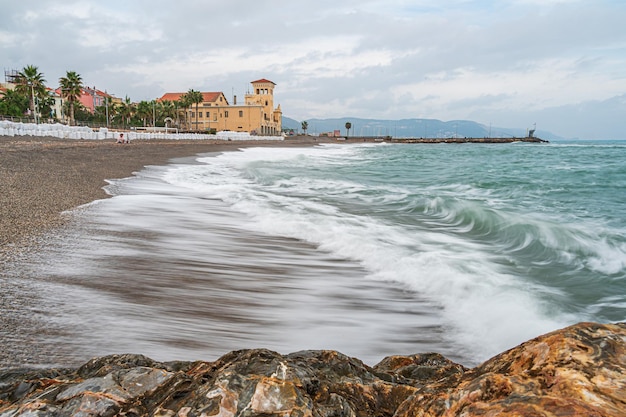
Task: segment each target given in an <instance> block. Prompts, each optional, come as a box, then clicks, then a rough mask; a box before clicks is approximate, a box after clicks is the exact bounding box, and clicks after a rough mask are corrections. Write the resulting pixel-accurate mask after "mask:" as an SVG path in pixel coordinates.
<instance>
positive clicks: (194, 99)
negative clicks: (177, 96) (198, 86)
mask: <svg viewBox="0 0 626 417" xmlns="http://www.w3.org/2000/svg"><path fill="white" fill-rule="evenodd" d="M187 97H188V99H189V104H190V105H191V104H195V105H196V129H195V130H198V105H199V104H200V103H202V102H203V101H204V96H203V95H202V93H201V92H200V91H196V90H194V89H193V88H192V89H190V90H189V91H188V92H187Z"/></svg>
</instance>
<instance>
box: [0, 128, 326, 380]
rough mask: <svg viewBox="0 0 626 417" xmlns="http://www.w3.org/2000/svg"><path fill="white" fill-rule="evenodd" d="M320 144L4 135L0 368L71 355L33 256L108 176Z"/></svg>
mask: <svg viewBox="0 0 626 417" xmlns="http://www.w3.org/2000/svg"><path fill="white" fill-rule="evenodd" d="M316 143H319V142H318V141H317V140H316V139H314V138H298V139H289V140H284V141H278V140H277V141H246V142H242V141H233V142H228V141H223V140H180V141H178V140H136V141H133V142H131V143H130V144H128V145H126V144H116V143H115V142H114V141H96V140H90V141H89V140H71V139H69V140H63V139H57V138H51V137H6V136H0V270H1V271H2V273H0V369H1V368H4V367H15V366H22V365H23V364H46V363H55V360H57V359H59V358H61V359H64V358H66V357H68V355H70V353H71V352H69V350H70V347H69V346H64V345H63V344H51V343H49V340H53V339H54V338H63V337H65V338H67V337H71V335H64V332H65V330H64V329H63V328H51V327H50V325H49V323H48V322H47V321H46V320H45V319H44V318H45V317H46V316H48V315H50V314H51V312H52V314H54V311H55V309H56V308H59V306H60V304H58V305H49V303H48V302H47V301H45V300H46V299H45V297H43V294H45V293H47V292H48V289H47V287H46V285H45V283H42V282H39V280H36V279H32V277H31V276H30V273H29V266H28V265H29V258H30V259H33V256H34V257H35V258H37V255H38V254H39V253H40V250H43V249H44V248H45V247H46V244H47V243H48V242H52V241H53V240H54V237H55V236H57V235H59V234H60V232H61V231H62V230H63V228H64V226H67V227H72V226H73V224H72V223H71V222H72V220H71V219H72V217H71V216H65V215H63V212H64V211H67V210H71V209H73V208H76V207H78V206H80V205H83V204H87V203H90V202H92V201H94V200H98V199H103V198H107V197H108V195H107V194H106V192H105V191H104V190H103V187H104V186H105V185H107V182H106V179H116V178H126V177H129V176H131V175H132V174H133V173H134V172H137V171H140V170H141V169H143V168H144V167H145V166H148V165H165V164H167V163H168V161H170V160H172V159H176V158H184V157H192V156H194V155H197V154H203V153H213V152H222V151H232V150H236V149H240V148H244V147H256V146H263V147H293V146H314V145H315V144H316ZM42 341H44V342H45V343H42ZM46 341H47V342H46ZM65 350H68V352H65ZM49 361H51V362H49Z"/></svg>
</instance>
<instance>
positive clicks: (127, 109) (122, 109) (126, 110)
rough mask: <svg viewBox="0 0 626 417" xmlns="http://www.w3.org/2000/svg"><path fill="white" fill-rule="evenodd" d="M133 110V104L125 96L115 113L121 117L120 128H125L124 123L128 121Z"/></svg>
mask: <svg viewBox="0 0 626 417" xmlns="http://www.w3.org/2000/svg"><path fill="white" fill-rule="evenodd" d="M134 112H135V106H133V104H132V103H131V102H130V98H129V97H128V96H126V98H125V99H124V101H122V102H121V103H120V104H119V106H118V107H117V114H118V115H119V116H120V118H121V119H122V129H125V128H126V123H130V118H131V116H132V115H133V114H134Z"/></svg>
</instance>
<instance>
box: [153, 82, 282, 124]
mask: <svg viewBox="0 0 626 417" xmlns="http://www.w3.org/2000/svg"><path fill="white" fill-rule="evenodd" d="M251 84H252V91H251V92H248V93H247V94H246V95H245V100H244V103H243V104H237V97H236V96H234V97H233V102H232V103H229V101H228V99H227V98H226V96H225V95H224V93H223V92H202V102H201V103H199V104H198V107H197V113H198V114H197V115H196V105H195V104H193V105H192V106H190V107H188V108H186V109H184V116H185V117H184V118H185V120H186V121H185V122H181V124H182V123H185V124H186V125H187V126H186V128H188V129H190V130H194V131H207V132H210V131H223V130H230V131H233V132H248V133H250V134H252V135H262V136H272V135H280V134H281V131H282V111H281V109H280V105H278V106H277V107H276V108H274V87H275V86H276V84H275V83H274V82H272V81H270V80H267V79H264V78H263V79H260V80H256V81H252V82H251ZM185 94H186V93H166V94H164V95H163V96H162V97H161V98H160V99H158V101H160V102H163V101H171V102H176V101H181V99H182V98H183V96H184V95H185ZM179 127H180V128H185V126H182V125H181V126H179Z"/></svg>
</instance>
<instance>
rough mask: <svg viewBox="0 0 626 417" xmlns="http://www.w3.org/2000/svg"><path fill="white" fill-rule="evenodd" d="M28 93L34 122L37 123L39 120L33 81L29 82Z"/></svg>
mask: <svg viewBox="0 0 626 417" xmlns="http://www.w3.org/2000/svg"><path fill="white" fill-rule="evenodd" d="M30 95H31V98H32V100H33V115H34V117H35V124H39V121H38V120H37V110H38V108H37V103H35V87H34V86H33V83H32V82H31V83H30Z"/></svg>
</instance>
